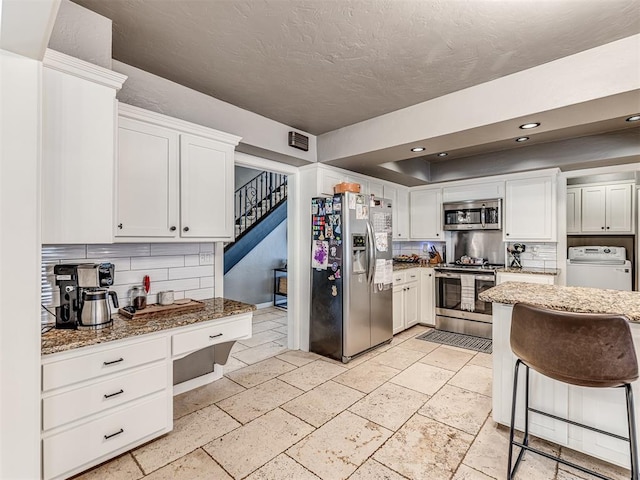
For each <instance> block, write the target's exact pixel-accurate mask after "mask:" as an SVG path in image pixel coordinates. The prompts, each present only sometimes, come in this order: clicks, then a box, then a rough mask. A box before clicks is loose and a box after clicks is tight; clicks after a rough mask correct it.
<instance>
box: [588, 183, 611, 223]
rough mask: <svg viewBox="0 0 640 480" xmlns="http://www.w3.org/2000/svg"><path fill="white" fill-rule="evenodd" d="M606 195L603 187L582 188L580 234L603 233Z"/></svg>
mask: <svg viewBox="0 0 640 480" xmlns="http://www.w3.org/2000/svg"><path fill="white" fill-rule="evenodd" d="M606 195H607V189H606V187H604V186H595V187H583V188H582V232H583V233H603V232H604V231H605V227H606Z"/></svg>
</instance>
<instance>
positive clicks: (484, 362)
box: [79, 308, 629, 480]
mask: <svg viewBox="0 0 640 480" xmlns="http://www.w3.org/2000/svg"><path fill="white" fill-rule="evenodd" d="M425 330H426V327H422V326H416V327H413V328H411V329H410V330H407V331H405V332H403V333H401V334H399V335H396V336H395V337H394V339H393V341H392V342H391V344H390V345H385V346H383V347H380V348H378V349H376V350H375V351H372V352H370V353H367V354H365V355H363V356H362V357H360V358H357V359H355V360H353V361H352V362H350V363H349V364H347V365H343V364H342V363H340V362H336V361H332V360H329V359H325V358H323V357H320V356H318V355H315V354H311V353H305V352H300V351H290V350H287V349H286V333H287V331H286V313H285V312H282V311H280V310H278V309H274V308H269V309H264V310H259V311H257V312H256V314H255V316H254V330H253V337H252V338H251V339H250V340H247V341H243V342H239V343H238V344H236V348H234V350H233V353H232V355H233V357H232V358H231V359H230V361H229V363H228V365H227V367H226V369H225V376H224V378H222V379H220V380H218V381H216V382H214V383H212V384H210V385H207V386H205V387H202V388H199V389H196V390H192V391H190V392H187V393H184V394H182V395H179V396H177V397H175V399H174V419H175V420H174V430H173V431H172V432H171V433H169V434H168V435H165V436H164V437H161V438H159V439H157V440H155V441H153V442H151V443H148V444H146V445H143V446H142V447H140V448H137V449H135V450H133V451H132V452H130V453H127V454H125V455H122V456H120V457H118V458H116V459H114V460H112V461H111V462H108V463H106V464H103V465H101V466H99V467H97V468H95V469H93V470H91V471H89V472H86V473H85V474H83V475H81V476H80V477H79V478H81V479H82V480H89V479H103V478H104V479H109V480H136V479H139V478H145V479H147V480H161V479H172V480H194V479H208V480H218V479H219V480H228V479H247V480H279V479H288V480H310V479H314V480H317V479H319V478H320V479H323V480H338V479H347V478H348V479H351V480H382V479H387V480H400V479H421V480H422V479H425V480H439V479H447V480H448V479H453V480H488V479H504V478H506V463H507V445H508V431H507V430H506V429H505V428H503V427H497V426H496V424H495V423H494V422H493V421H492V419H491V417H490V411H491V356H490V355H487V354H483V353H475V352H471V351H469V350H462V349H457V348H453V347H447V346H443V345H438V344H435V343H429V342H425V341H423V340H416V339H415V338H414V337H416V336H417V335H419V334H420V333H423V332H424V331H425ZM537 444H538V445H539V446H541V447H542V448H546V449H548V450H549V451H553V452H554V453H556V454H557V453H558V451H560V453H561V454H562V455H563V456H564V457H566V458H571V459H573V460H574V461H577V462H586V464H587V465H588V466H590V467H591V468H596V469H597V470H598V471H600V472H602V473H603V474H605V475H608V476H611V477H612V478H615V479H618V478H620V479H622V478H629V474H628V471H626V470H623V469H620V468H618V467H615V466H612V465H608V464H605V463H603V462H597V461H594V460H591V459H586V458H585V457H584V456H582V455H580V454H577V453H575V452H572V451H570V450H567V449H564V448H559V447H557V446H554V445H551V444H546V443H544V442H541V441H538V442H537ZM583 478H585V479H586V478H589V477H588V476H587V475H584V474H582V473H580V472H571V471H569V469H567V468H566V467H562V466H561V467H558V466H557V465H556V464H555V463H554V462H551V461H548V460H545V459H542V458H540V457H537V456H535V455H533V454H527V455H526V456H525V460H524V461H523V463H522V465H521V467H520V471H519V473H518V479H519V480H571V479H583Z"/></svg>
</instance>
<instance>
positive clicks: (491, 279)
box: [436, 272, 496, 323]
mask: <svg viewBox="0 0 640 480" xmlns="http://www.w3.org/2000/svg"><path fill="white" fill-rule="evenodd" d="M465 275H473V277H474V280H475V282H474V283H475V299H474V300H475V301H474V309H473V310H474V311H473V312H469V311H467V310H463V309H462V308H461V303H462V286H461V281H460V276H461V274H460V273H457V272H436V315H442V316H449V317H455V318H464V319H469V320H476V321H480V322H487V323H491V315H492V313H493V312H492V308H491V305H492V304H491V302H484V301H482V300H479V299H478V295H479V294H480V293H482V292H484V291H485V290H487V289H489V288H491V287H494V286H495V285H496V280H495V275H487V274H485V273H482V274H471V273H469V274H465Z"/></svg>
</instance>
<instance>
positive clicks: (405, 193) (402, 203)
mask: <svg viewBox="0 0 640 480" xmlns="http://www.w3.org/2000/svg"><path fill="white" fill-rule="evenodd" d="M384 198H387V199H389V200H391V212H392V215H393V223H392V229H393V239H394V240H408V239H409V189H408V188H406V187H402V186H395V187H392V186H391V185H385V186H384Z"/></svg>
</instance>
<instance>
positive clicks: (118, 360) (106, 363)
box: [102, 357, 124, 367]
mask: <svg viewBox="0 0 640 480" xmlns="http://www.w3.org/2000/svg"><path fill="white" fill-rule="evenodd" d="M122 361H124V358H122V357H120V358H119V359H117V360H112V361H110V362H102V363H103V364H104V366H105V367H106V366H107V365H113V364H114V363H120V362H122Z"/></svg>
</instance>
